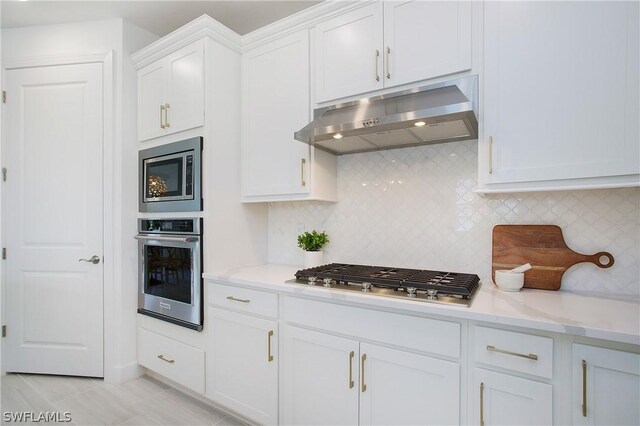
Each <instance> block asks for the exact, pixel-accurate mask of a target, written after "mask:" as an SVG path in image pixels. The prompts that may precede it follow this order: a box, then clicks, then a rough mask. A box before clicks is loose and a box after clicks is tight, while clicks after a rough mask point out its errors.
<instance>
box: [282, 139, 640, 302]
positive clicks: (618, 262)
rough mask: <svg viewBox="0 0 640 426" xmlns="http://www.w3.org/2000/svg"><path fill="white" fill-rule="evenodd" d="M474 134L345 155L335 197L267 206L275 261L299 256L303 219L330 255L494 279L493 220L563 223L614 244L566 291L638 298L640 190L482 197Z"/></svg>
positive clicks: (577, 233) (593, 245)
mask: <svg viewBox="0 0 640 426" xmlns="http://www.w3.org/2000/svg"><path fill="white" fill-rule="evenodd" d="M476 186H477V144H476V142H475V141H467V142H455V143H446V144H440V145H432V146H422V147H414V148H403V149H395V150H389V151H379V152H370V153H364V154H352V155H346V156H342V157H339V158H338V199H339V201H338V202H337V203H327V202H315V201H313V202H310V201H305V202H287V203H271V204H270V206H269V262H270V263H283V264H294V265H297V264H301V263H302V251H301V249H299V248H298V247H297V245H296V236H297V234H298V232H297V228H298V226H299V224H304V227H305V230H312V229H317V230H326V231H327V233H328V234H329V238H330V240H331V242H330V244H329V245H328V246H327V247H326V248H325V262H326V263H328V262H350V263H362V264H377V265H385V266H400V267H412V268H425V269H443V270H450V271H456V272H471V273H476V274H478V275H479V276H480V277H481V278H482V279H483V280H484V281H485V282H489V277H490V273H491V231H492V228H493V226H494V225H496V224H500V223H508V224H513V223H517V224H556V225H559V226H560V227H561V228H562V230H563V233H564V237H565V240H566V241H567V244H568V245H569V247H570V248H572V249H573V250H576V251H578V252H582V253H587V254H592V253H596V252H599V251H609V252H611V254H613V256H614V257H615V264H614V266H613V267H611V268H610V269H600V268H598V267H596V266H595V265H592V264H586V263H584V264H580V265H577V266H574V267H573V268H571V269H570V270H569V271H567V272H566V273H565V275H564V279H563V282H562V289H563V290H570V291H576V292H588V293H607V294H610V295H612V296H613V295H615V296H619V295H633V296H635V297H640V189H638V188H627V189H603V190H584V191H557V192H540V193H520V194H502V195H491V196H486V197H482V196H480V195H478V194H476V193H474V192H473V190H474V188H476Z"/></svg>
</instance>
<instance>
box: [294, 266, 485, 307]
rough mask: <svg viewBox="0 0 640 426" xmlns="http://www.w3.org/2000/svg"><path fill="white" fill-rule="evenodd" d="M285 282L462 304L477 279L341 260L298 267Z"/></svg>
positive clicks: (468, 301)
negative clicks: (344, 262) (354, 263)
mask: <svg viewBox="0 0 640 426" xmlns="http://www.w3.org/2000/svg"><path fill="white" fill-rule="evenodd" d="M287 282H288V283H295V284H301V285H306V286H317V287H320V288H323V287H326V288H331V289H332V290H344V291H355V292H359V293H366V294H371V295H373V296H382V297H394V298H400V299H404V300H416V301H420V302H431V303H442V304H449V305H459V306H465V307H469V306H470V305H471V302H472V300H473V296H474V294H475V292H476V291H477V290H478V288H479V287H480V278H479V277H478V276H477V275H473V274H461V273H457V272H442V271H426V270H420V269H406V268H390V267H384V266H364V265H348V264H343V263H331V264H328V265H322V266H317V267H315V268H308V269H302V270H300V271H298V272H296V279H294V280H290V281H287Z"/></svg>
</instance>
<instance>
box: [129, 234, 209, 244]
mask: <svg viewBox="0 0 640 426" xmlns="http://www.w3.org/2000/svg"><path fill="white" fill-rule="evenodd" d="M133 238H135V239H136V240H143V241H151V240H154V241H173V242H181V243H195V242H198V241H200V237H192V236H189V237H169V236H165V235H163V236H155V235H136V236H135V237H133Z"/></svg>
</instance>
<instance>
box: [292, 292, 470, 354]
mask: <svg viewBox="0 0 640 426" xmlns="http://www.w3.org/2000/svg"><path fill="white" fill-rule="evenodd" d="M283 303H284V307H283V317H284V319H285V320H286V321H287V322H291V323H296V324H301V325H306V326H308V327H313V328H317V329H322V330H327V331H330V332H335V333H341V334H346V335H349V336H353V337H357V338H361V339H370V340H374V341H378V342H381V343H386V344H389V345H396V346H402V347H405V348H409V349H415V350H418V351H424V352H430V353H434V354H440V355H444V356H449V357H454V358H458V357H460V324H458V323H457V322H452V321H443V320H437V319H431V318H422V317H415V316H409V315H401V314H394V313H390V312H381V311H376V310H373V309H364V308H357V307H354V306H345V305H338V304H335V303H325V302H316V301H313V300H308V299H299V298H294V297H286V298H285V299H284V302H283Z"/></svg>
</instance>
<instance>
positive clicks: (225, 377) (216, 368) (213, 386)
mask: <svg viewBox="0 0 640 426" xmlns="http://www.w3.org/2000/svg"><path fill="white" fill-rule="evenodd" d="M208 324H209V327H211V335H212V340H211V342H210V343H211V347H210V350H209V351H208V352H207V397H208V398H210V399H212V400H214V401H216V402H218V403H219V404H222V405H223V406H225V407H227V408H230V409H231V410H233V411H235V412H237V413H239V414H241V415H243V416H244V417H246V418H247V419H250V420H253V421H255V422H257V423H260V424H277V423H278V362H279V356H278V323H277V322H276V321H271V320H266V319H262V318H257V317H253V316H251V315H246V314H241V313H235V312H229V311H227V310H224V309H219V308H211V309H210V310H209V319H208Z"/></svg>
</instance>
